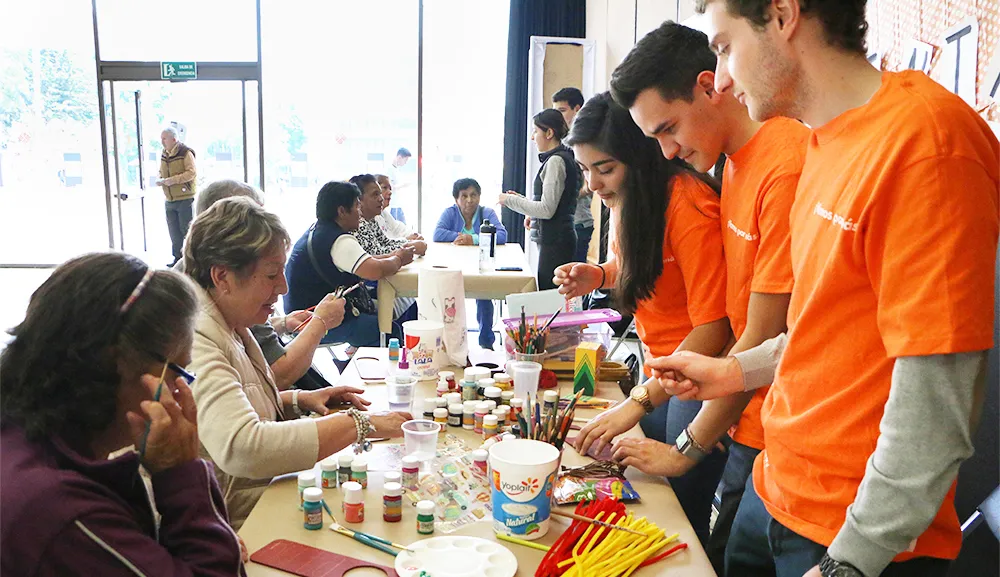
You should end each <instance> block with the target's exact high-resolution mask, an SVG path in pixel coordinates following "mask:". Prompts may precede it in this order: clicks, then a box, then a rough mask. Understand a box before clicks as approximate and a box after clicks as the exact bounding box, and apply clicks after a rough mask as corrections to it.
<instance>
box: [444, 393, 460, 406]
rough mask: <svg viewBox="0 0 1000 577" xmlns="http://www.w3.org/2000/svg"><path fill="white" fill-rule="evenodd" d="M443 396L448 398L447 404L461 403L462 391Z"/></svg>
mask: <svg viewBox="0 0 1000 577" xmlns="http://www.w3.org/2000/svg"><path fill="white" fill-rule="evenodd" d="M444 398H446V399H448V404H449V405H454V404H455V403H458V404H462V393H448V394H447V395H445V396H444Z"/></svg>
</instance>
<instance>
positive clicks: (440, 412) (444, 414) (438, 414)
mask: <svg viewBox="0 0 1000 577" xmlns="http://www.w3.org/2000/svg"><path fill="white" fill-rule="evenodd" d="M434 418H435V419H447V418H448V409H444V408H441V407H438V408H436V409H434Z"/></svg>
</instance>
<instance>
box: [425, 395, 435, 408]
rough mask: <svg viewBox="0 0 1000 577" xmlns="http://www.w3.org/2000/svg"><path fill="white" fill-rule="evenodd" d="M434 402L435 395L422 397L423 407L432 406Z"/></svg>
mask: <svg viewBox="0 0 1000 577" xmlns="http://www.w3.org/2000/svg"><path fill="white" fill-rule="evenodd" d="M435 402H437V397H426V398H424V406H425V407H433V406H434V403H435Z"/></svg>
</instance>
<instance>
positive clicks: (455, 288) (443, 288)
mask: <svg viewBox="0 0 1000 577" xmlns="http://www.w3.org/2000/svg"><path fill="white" fill-rule="evenodd" d="M417 315H418V318H420V319H424V320H429V321H438V322H440V323H442V324H443V325H444V334H443V339H444V350H445V352H446V354H447V361H446V364H451V365H456V366H459V367H464V366H465V361H466V358H467V357H468V354H469V344H468V341H467V340H466V338H467V337H466V333H467V330H468V329H467V328H466V327H467V325H466V324H465V281H464V279H463V278H462V270H461V269H457V268H449V267H443V266H432V267H427V268H423V269H421V270H420V275H419V276H418V277H417Z"/></svg>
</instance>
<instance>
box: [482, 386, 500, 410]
mask: <svg viewBox="0 0 1000 577" xmlns="http://www.w3.org/2000/svg"><path fill="white" fill-rule="evenodd" d="M483 380H484V381H485V380H486V379H483ZM483 394H484V395H485V396H486V401H487V402H489V401H492V402H494V403H496V404H497V405H499V404H500V395H501V394H503V391H501V390H500V387H497V386H492V387H486V389H484V391H483ZM493 408H496V407H493Z"/></svg>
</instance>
